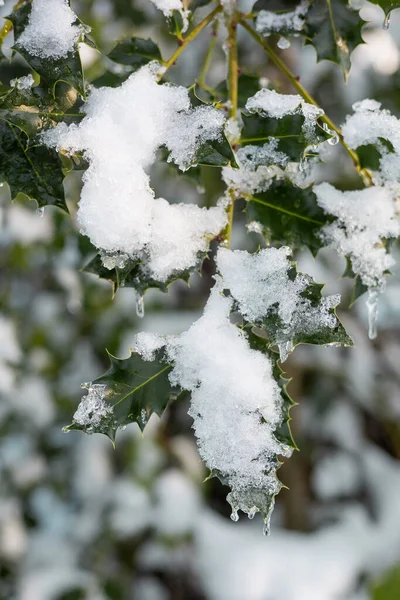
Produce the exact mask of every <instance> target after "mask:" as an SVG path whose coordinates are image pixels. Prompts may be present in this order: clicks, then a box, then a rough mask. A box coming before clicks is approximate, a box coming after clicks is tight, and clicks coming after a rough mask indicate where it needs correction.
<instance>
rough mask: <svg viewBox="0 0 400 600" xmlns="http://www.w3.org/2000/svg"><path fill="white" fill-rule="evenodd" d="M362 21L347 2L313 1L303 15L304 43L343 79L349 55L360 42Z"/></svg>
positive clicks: (348, 66)
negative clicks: (339, 73)
mask: <svg viewBox="0 0 400 600" xmlns="http://www.w3.org/2000/svg"><path fill="white" fill-rule="evenodd" d="M364 24H365V21H363V19H361V17H360V15H359V12H358V11H357V10H355V9H354V8H352V6H351V5H350V2H349V1H348V0H326V2H319V1H315V0H314V1H313V2H312V3H311V6H310V8H309V10H308V12H307V15H306V23H305V28H304V33H305V40H306V44H308V45H312V46H314V48H315V51H316V53H317V60H318V61H320V60H330V61H331V62H334V63H336V64H337V65H339V66H340V68H341V69H342V71H343V74H344V76H345V78H347V75H348V73H349V70H350V66H351V61H350V54H351V53H352V52H353V50H354V49H355V48H356V47H357V46H358V45H359V44H363V43H364V40H363V39H362V37H361V29H362V27H363V26H364Z"/></svg>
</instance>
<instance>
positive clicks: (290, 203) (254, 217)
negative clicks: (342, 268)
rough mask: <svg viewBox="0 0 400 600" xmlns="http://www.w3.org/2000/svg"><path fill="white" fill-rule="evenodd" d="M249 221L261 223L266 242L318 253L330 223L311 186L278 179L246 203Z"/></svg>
mask: <svg viewBox="0 0 400 600" xmlns="http://www.w3.org/2000/svg"><path fill="white" fill-rule="evenodd" d="M246 214H247V219H248V222H252V221H256V222H257V223H260V225H261V227H262V231H263V235H264V236H265V239H266V240H267V243H274V242H279V243H280V244H288V245H289V246H291V247H294V248H300V247H303V246H307V247H308V248H309V249H310V250H311V252H312V253H313V254H314V255H315V254H316V253H317V252H318V250H319V249H320V248H321V247H322V246H323V245H324V244H323V242H322V240H321V237H320V230H321V227H322V226H323V225H325V224H326V222H327V217H326V215H325V213H324V211H323V210H322V209H321V208H320V207H319V206H318V204H317V200H316V196H315V194H314V192H313V191H312V188H306V189H301V188H298V187H295V186H294V185H293V184H292V183H291V182H290V181H288V180H275V181H273V182H272V184H271V185H270V187H269V188H268V190H267V191H266V192H263V193H257V194H255V195H254V196H252V197H251V198H250V199H249V201H248V203H247V206H246Z"/></svg>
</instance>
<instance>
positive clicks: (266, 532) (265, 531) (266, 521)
mask: <svg viewBox="0 0 400 600" xmlns="http://www.w3.org/2000/svg"><path fill="white" fill-rule="evenodd" d="M274 506H275V497H273V498H272V500H271V504H270V507H269V510H268V514H267V516H266V517H264V526H263V535H269V534H270V533H271V515H272V512H273V510H274Z"/></svg>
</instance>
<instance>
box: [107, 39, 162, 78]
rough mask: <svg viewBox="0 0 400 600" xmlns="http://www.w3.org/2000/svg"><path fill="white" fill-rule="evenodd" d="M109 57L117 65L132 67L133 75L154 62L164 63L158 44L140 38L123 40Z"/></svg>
mask: <svg viewBox="0 0 400 600" xmlns="http://www.w3.org/2000/svg"><path fill="white" fill-rule="evenodd" d="M107 56H108V58H109V59H110V60H112V61H113V62H115V63H118V64H120V65H125V66H127V67H130V69H131V72H132V73H133V72H134V71H136V70H137V69H140V67H143V66H144V65H147V64H148V63H149V62H151V61H153V60H157V61H159V62H162V56H161V52H160V49H159V47H158V46H157V44H156V43H155V42H153V40H150V39H147V40H145V39H142V38H138V37H130V38H126V39H124V40H122V41H121V42H119V43H118V44H117V45H116V46H115V48H113V50H111V52H110V53H109V54H108V55H107Z"/></svg>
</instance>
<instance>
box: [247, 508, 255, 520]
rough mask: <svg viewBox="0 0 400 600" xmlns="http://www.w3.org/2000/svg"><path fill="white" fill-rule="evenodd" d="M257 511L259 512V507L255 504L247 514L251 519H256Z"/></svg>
mask: <svg viewBox="0 0 400 600" xmlns="http://www.w3.org/2000/svg"><path fill="white" fill-rule="evenodd" d="M256 512H257V508H256V507H255V506H252V507H251V509H250V511H249V514H248V515H247V516H248V517H249V519H254V517H255V515H256Z"/></svg>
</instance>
